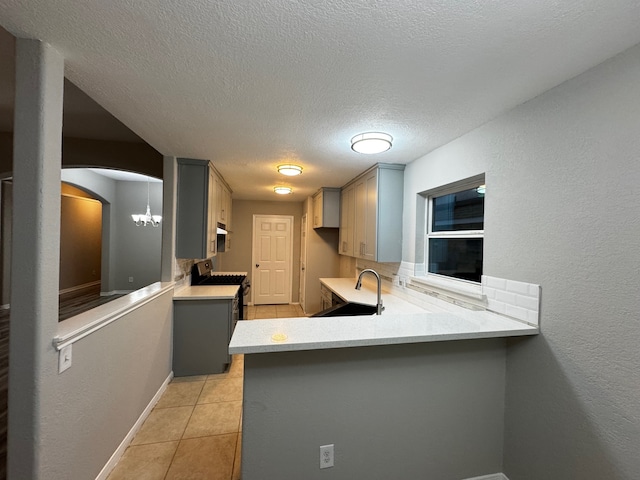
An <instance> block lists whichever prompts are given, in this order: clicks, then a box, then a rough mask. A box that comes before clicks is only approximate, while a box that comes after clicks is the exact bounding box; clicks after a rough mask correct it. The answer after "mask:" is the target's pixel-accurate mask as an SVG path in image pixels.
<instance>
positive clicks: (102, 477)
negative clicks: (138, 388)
mask: <svg viewBox="0 0 640 480" xmlns="http://www.w3.org/2000/svg"><path fill="white" fill-rule="evenodd" d="M171 379H173V372H170V373H169V376H168V377H167V379H166V380H165V381H164V382H163V383H162V385H161V386H160V388H159V389H158V391H157V392H156V394H155V395H154V396H153V398H152V399H151V401H150V402H149V405H147V407H146V408H145V409H144V411H143V412H142V414H141V415H140V417H139V418H138V420H137V421H136V423H135V424H134V425H133V427H131V430H129V433H127V435H126V436H125V437H124V440H122V442H120V445H119V446H118V448H116V451H115V452H113V455H111V458H110V459H109V461H108V462H107V463H106V464H105V466H104V467H102V470H101V471H100V473H99V474H98V476H97V477H96V480H106V479H107V477H108V476H109V474H110V473H111V471H112V470H113V469H114V468H115V466H116V464H117V463H118V461H119V460H120V458H122V455H124V452H125V450H126V449H127V447H128V446H129V444H130V443H131V441H132V440H133V437H135V436H136V433H138V431H139V430H140V428H141V427H142V424H143V423H144V421H145V420H146V419H147V417H148V416H149V414H150V413H151V410H153V407H155V405H156V403H158V401H159V400H160V397H162V394H163V393H164V391H165V390H166V389H167V385H169V383H170V382H171Z"/></svg>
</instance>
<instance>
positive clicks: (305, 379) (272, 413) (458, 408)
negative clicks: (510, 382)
mask: <svg viewBox="0 0 640 480" xmlns="http://www.w3.org/2000/svg"><path fill="white" fill-rule="evenodd" d="M244 358H245V374H244V375H245V387H244V396H245V397H244V407H243V417H242V420H243V421H242V425H243V445H242V449H243V450H242V478H243V479H244V480H264V479H276V478H277V479H280V480H297V479H305V480H313V479H325V480H336V479H341V480H342V479H367V480H388V479H392V478H402V479H443V480H444V479H456V480H459V479H463V478H471V477H476V476H480V475H488V474H492V473H498V472H500V471H501V470H502V437H503V412H504V389H505V348H504V340H501V339H492V340H474V341H466V342H463V341H461V342H444V343H438V342H436V343H426V344H411V345H393V346H384V347H364V348H344V349H334V350H316V351H308V352H286V353H275V354H256V355H245V357H244ZM327 444H334V445H335V466H334V467H333V468H329V469H325V470H320V468H319V460H320V455H319V453H320V452H319V447H320V446H321V445H327ZM546 478H554V477H546ZM518 479H519V477H512V480H518Z"/></svg>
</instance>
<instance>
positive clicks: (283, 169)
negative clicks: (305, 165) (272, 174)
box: [278, 163, 302, 177]
mask: <svg viewBox="0 0 640 480" xmlns="http://www.w3.org/2000/svg"><path fill="white" fill-rule="evenodd" d="M278 173H281V174H282V175H286V176H287V177H295V176H296V175H300V174H301V173H302V167H301V166H299V165H293V164H290V163H287V164H285V165H278Z"/></svg>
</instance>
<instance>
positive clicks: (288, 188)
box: [273, 187, 293, 195]
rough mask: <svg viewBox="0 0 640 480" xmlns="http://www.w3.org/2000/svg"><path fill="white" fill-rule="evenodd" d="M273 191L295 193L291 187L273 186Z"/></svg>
mask: <svg viewBox="0 0 640 480" xmlns="http://www.w3.org/2000/svg"><path fill="white" fill-rule="evenodd" d="M273 191H274V192H276V193H277V194H278V195H289V194H290V193H293V190H292V189H291V187H273Z"/></svg>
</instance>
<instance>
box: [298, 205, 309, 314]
mask: <svg viewBox="0 0 640 480" xmlns="http://www.w3.org/2000/svg"><path fill="white" fill-rule="evenodd" d="M306 288H307V214H306V213H305V214H304V215H303V216H302V226H301V227H300V295H299V297H300V306H301V307H302V311H303V312H306V311H307V309H306V308H305V300H306V296H305V295H306Z"/></svg>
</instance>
